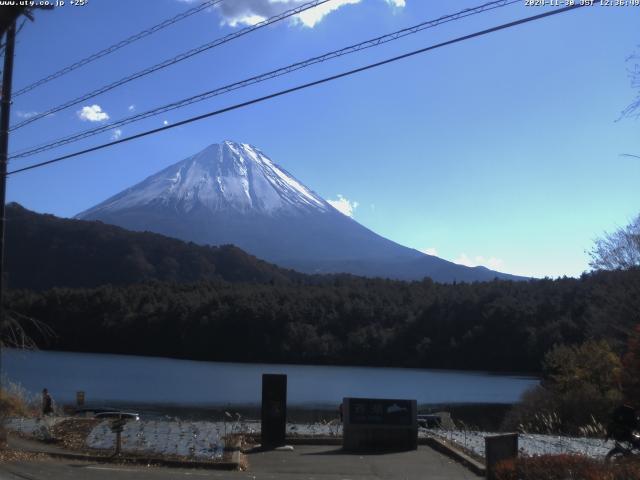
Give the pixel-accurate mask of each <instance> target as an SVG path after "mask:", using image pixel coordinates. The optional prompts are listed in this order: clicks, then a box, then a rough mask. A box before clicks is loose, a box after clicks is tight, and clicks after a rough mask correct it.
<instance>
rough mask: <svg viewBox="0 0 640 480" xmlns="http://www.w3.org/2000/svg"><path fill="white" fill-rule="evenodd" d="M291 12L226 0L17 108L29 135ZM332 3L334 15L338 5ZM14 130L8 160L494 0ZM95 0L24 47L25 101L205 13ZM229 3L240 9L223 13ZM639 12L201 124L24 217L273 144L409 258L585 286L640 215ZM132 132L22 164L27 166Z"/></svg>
mask: <svg viewBox="0 0 640 480" xmlns="http://www.w3.org/2000/svg"><path fill="white" fill-rule="evenodd" d="M287 1H288V2H290V4H295V1H293V0H285V1H281V0H280V1H269V0H224V2H222V3H221V4H220V5H221V7H218V8H212V9H209V10H208V11H206V12H203V13H199V14H197V15H194V16H192V17H190V18H189V19H187V20H184V21H182V22H179V23H178V24H176V25H174V26H172V27H169V28H166V29H164V30H162V31H161V32H159V33H156V34H154V35H151V36H149V37H147V38H146V39H144V40H141V41H139V42H136V43H135V44H132V45H130V46H128V47H125V48H123V49H121V50H120V51H118V52H117V53H115V54H112V55H109V56H107V57H105V58H103V59H100V60H98V61H96V62H94V63H92V64H91V65H89V66H87V67H84V68H81V69H78V70H77V71H75V72H73V73H71V74H69V75H67V76H64V77H62V78H60V79H57V80H54V81H52V82H50V83H48V84H47V85H46V86H43V87H41V88H38V89H36V90H34V91H32V92H29V93H27V94H24V95H22V96H19V97H17V98H15V100H14V103H13V110H12V119H13V122H12V123H15V122H17V121H19V120H22V119H23V118H25V117H27V116H29V115H30V114H33V112H42V111H45V110H47V109H48V108H50V107H53V106H55V105H57V104H59V103H63V102H65V101H67V100H69V99H71V98H74V97H76V96H78V95H80V94H82V93H84V92H86V91H89V90H93V89H95V88H98V87H100V86H102V85H104V84H106V83H109V82H111V81H114V80H117V79H119V78H121V77H123V76H125V75H127V74H129V73H131V72H133V71H137V70H140V69H142V68H145V67H148V66H150V65H152V64H155V63H158V62H160V61H162V60H165V59H166V58H169V57H172V56H173V55H176V54H178V53H180V52H182V51H184V50H188V49H190V48H193V47H196V46H199V45H201V44H203V43H206V42H208V41H211V40H213V39H215V38H217V37H219V36H221V35H225V34H227V33H230V32H233V31H236V30H238V29H239V28H242V26H243V22H251V21H256V19H257V18H258V17H259V16H260V15H263V16H265V15H269V14H271V13H273V12H276V11H277V10H278V9H282V8H283V7H284V5H285V4H286V2H287ZM332 2H333V4H332ZM332 2H329V3H328V4H326V6H327V7H329V6H331V7H334V8H335V7H338V6H339V8H335V9H334V10H333V11H331V12H327V8H325V10H324V11H321V12H316V15H315V16H314V17H309V16H307V17H305V18H303V19H297V20H293V21H291V20H286V21H283V22H281V23H279V24H276V25H272V26H269V27H267V28H264V29H261V30H259V31H256V32H254V33H252V34H250V35H246V36H244V37H242V38H240V39H238V40H236V41H234V42H231V43H229V44H226V45H223V46H221V47H219V48H216V49H213V50H210V51H208V52H206V53H203V54H201V55H198V56H196V57H194V58H192V59H189V60H187V61H185V62H182V63H180V64H178V65H176V66H173V67H170V68H168V69H165V70H163V71H161V72H159V73H156V74H154V75H151V76H148V77H146V78H144V79H140V80H138V81H135V82H131V83H129V84H127V85H126V86H123V87H120V88H117V89H115V90H113V91H111V92H108V93H106V94H103V95H101V96H98V97H96V98H94V99H92V100H91V101H86V102H84V103H82V104H81V105H78V106H75V107H72V108H70V109H68V110H65V111H62V112H58V113H56V114H55V115H53V116H51V117H48V118H45V119H42V120H40V121H38V122H34V123H33V124H31V125H28V126H25V127H24V128H22V129H19V130H16V131H14V132H13V133H12V136H11V139H10V150H11V151H17V150H20V149H23V148H26V147H29V146H31V145H34V144H39V143H42V142H46V141H48V140H52V139H56V138H58V137H60V136H64V135H67V134H71V133H74V132H77V131H80V130H84V129H87V128H91V127H94V126H96V125H100V124H101V122H104V121H106V118H105V116H106V115H108V117H109V119H111V120H117V119H120V118H122V117H125V116H127V115H129V114H130V111H132V110H133V111H136V112H140V111H144V110H147V109H150V108H153V107H156V106H159V105H162V104H165V103H169V102H172V101H175V100H178V99H181V98H183V97H187V96H190V95H194V94H196V93H200V92H202V91H205V90H209V89H212V88H215V87H217V86H222V85H225V84H227V83H231V82H233V81H237V80H242V79H244V78H247V77H250V76H253V75H256V74H259V73H262V72H264V71H267V70H270V69H273V68H277V67H280V66H285V65H287V64H290V63H293V62H295V61H300V60H304V59H306V58H308V57H311V56H314V55H318V54H321V53H324V52H326V51H329V50H332V49H336V48H340V47H342V46H346V45H349V44H351V43H356V42H359V41H362V40H366V39H368V38H371V37H375V36H378V35H381V34H384V33H388V32H391V31H393V30H397V29H400V28H403V27H406V26H411V25H414V24H416V23H419V22H422V21H425V20H429V19H433V18H436V17H439V16H441V15H444V14H448V13H453V12H455V11H458V10H460V9H462V8H467V7H472V6H476V5H478V4H480V3H481V2H477V3H475V2H470V1H455V2H454V1H430V2H426V1H423V0H406V1H405V2H403V1H401V0H361V1H358V0H350V1H344V0H332ZM196 4H197V3H196V2H185V1H179V0H126V1H120V0H109V1H103V2H99V1H97V0H89V2H88V3H87V4H86V5H85V6H83V7H80V6H72V5H70V4H69V3H68V2H67V4H66V5H65V6H63V7H60V8H57V9H56V10H55V11H53V12H38V13H37V16H36V21H35V22H34V23H29V22H28V23H27V24H26V25H25V27H24V29H23V30H22V31H21V33H20V34H19V36H18V43H17V46H16V58H15V73H14V90H17V89H19V88H21V87H23V86H24V85H26V84H28V83H31V82H33V81H35V80H37V79H39V78H41V77H43V76H46V75H48V74H50V73H52V72H53V71H56V70H58V69H59V68H61V67H63V66H65V65H67V64H70V63H72V62H74V61H76V60H79V59H80V58H83V57H85V56H86V55H89V54H91V53H93V52H95V51H97V50H100V49H102V48H104V47H106V46H108V45H111V44H113V43H115V42H117V41H119V40H121V39H123V38H125V37H127V36H129V35H131V34H134V33H137V32H138V31H140V30H142V29H144V28H147V27H149V26H151V25H154V24H156V23H158V22H160V21H162V20H164V19H165V18H168V17H171V16H173V15H176V14H178V13H180V12H181V11H184V10H186V9H188V8H190V7H193V6H194V5H196ZM223 7H224V8H223ZM542 11H544V10H543V9H541V8H539V7H526V6H525V5H524V1H523V2H522V3H521V4H515V5H512V6H508V7H505V8H502V9H498V10H494V11H491V12H488V13H483V14H480V15H477V16H474V17H471V18H467V19H463V20H460V21H457V22H452V23H449V24H446V25H442V26H439V27H437V28H434V29H430V30H426V31H423V32H421V33H418V34H416V35H412V36H410V37H407V38H404V39H401V40H398V41H396V42H392V43H390V44H387V45H384V46H381V47H378V48H374V49H370V50H367V51H364V52H360V53H357V54H354V55H350V56H346V57H342V58H340V59H336V60H332V61H328V62H325V63H323V64H320V65H316V66H313V67H311V68H308V69H305V70H303V71H299V72H296V73H294V74H291V75H287V76H284V77H281V78H279V79H275V80H272V81H269V82H265V83H263V84H260V85H256V86H252V87H249V88H245V89H242V90H239V91H236V92H233V93H231V94H227V95H223V96H219V97H216V98H214V99H211V100H208V101H205V102H203V103H199V104H195V105H191V106H189V107H186V108H183V109H180V110H177V111H174V112H170V113H166V114H163V115H161V116H158V117H154V118H151V119H147V120H145V121H142V122H139V123H136V124H132V125H128V126H125V127H123V128H122V132H121V134H122V135H123V136H127V135H130V134H134V133H137V132H140V131H142V130H146V129H149V128H154V127H158V126H161V125H163V124H164V122H167V123H169V124H170V123H173V122H177V121H179V120H181V119H183V118H187V117H189V116H193V115H197V114H200V113H204V112H207V111H210V110H215V109H218V108H222V107H224V106H227V105H230V104H233V103H236V102H239V101H244V100H247V99H250V98H253V97H256V96H260V95H264V94H267V93H270V92H273V91H276V90H279V89H282V88H287V87H290V86H293V85H297V84H298V83H303V82H307V81H310V80H313V79H316V78H320V77H322V76H326V75H329V74H333V73H337V72H340V71H342V70H346V69H350V68H353V67H356V66H361V65H364V64H367V63H370V62H373V61H377V60H381V59H383V58H386V57H390V56H394V55H398V54H401V53H404V52H406V51H410V50H413V49H417V48H422V47H424V46H427V45H430V44H434V43H438V42H441V41H444V40H447V39H450V38H453V37H456V36H460V35H464V34H467V33H470V32H473V31H476V30H480V29H484V28H488V27H490V26H493V25H496V24H499V23H503V22H506V21H510V20H513V19H516V18H520V17H524V16H529V15H533V14H536V13H540V12H542ZM639 27H640V7H599V6H596V7H591V8H583V9H579V10H577V11H573V12H569V13H565V14H561V15H557V16H554V17H551V18H547V19H544V20H541V21H537V22H534V23H531V24H527V25H522V26H519V27H516V28H513V29H509V30H507V31H502V32H498V33H495V34H492V35H490V36H486V37H482V38H477V39H474V40H471V41H467V42H464V43H460V44H457V45H453V46H448V47H445V48H442V49H438V50H435V51H432V52H429V53H426V54H423V55H420V56H416V57H413V58H410V59H407V60H404V61H401V62H396V63H394V64H392V65H387V66H384V67H381V68H379V69H376V70H373V71H368V72H365V73H362V74H359V75H356V76H353V77H350V78H346V79H341V80H338V81H336V82H332V83H330V84H325V85H322V86H319V87H316V88H313V89H308V90H305V91H302V92H297V93H294V94H292V95H288V96H286V97H281V98H278V99H275V100H272V101H269V102H265V103H262V104H259V105H254V106H250V107H248V108H244V109H241V110H237V111H234V112H230V113H228V114H225V115H221V116H218V117H214V118H211V119H207V120H204V121H201V122H198V123H195V124H191V125H188V126H182V127H178V128H176V129H173V130H169V131H167V132H164V133H161V134H159V135H155V136H152V137H147V138H145V139H141V140H138V141H134V142H129V143H126V144H123V145H119V146H115V147H113V148H110V149H106V150H103V151H100V152H96V153H92V154H89V155H86V156H82V157H78V158H74V159H72V160H69V161H66V162H63V163H60V164H57V165H52V166H49V167H45V168H41V169H37V170H32V171H29V172H25V173H22V174H18V175H15V176H11V177H10V178H9V182H8V194H7V200H8V201H16V202H19V203H21V204H23V205H24V206H26V207H27V208H30V209H33V210H36V211H38V212H48V213H53V214H56V215H60V216H73V215H74V214H76V213H78V212H80V211H82V210H85V209H87V208H89V207H91V206H93V205H94V204H96V203H98V202H100V201H102V200H104V199H105V198H107V197H108V196H111V195H113V194H115V193H117V192H118V191H120V190H122V189H124V188H126V187H129V186H131V185H132V184H134V183H137V182H138V181H140V180H142V179H143V178H145V177H147V176H148V175H150V174H153V173H155V172H157V171H158V170H160V169H161V168H164V167H166V166H168V165H170V164H173V163H175V162H177V161H179V160H182V159H183V158H185V157H187V156H189V155H191V154H193V153H196V152H197V151H199V150H201V149H203V148H204V147H206V146H207V145H209V144H212V143H217V142H220V141H222V140H224V139H232V140H236V141H240V142H246V143H250V144H253V145H255V146H257V147H259V148H260V149H261V150H262V151H264V152H265V153H266V154H267V155H269V156H270V157H271V158H272V159H273V160H274V161H276V162H277V163H279V164H280V165H281V166H283V167H284V168H286V169H287V170H288V171H289V172H291V173H292V174H294V175H295V176H296V177H297V178H298V179H299V180H301V181H302V182H303V183H305V184H306V185H308V186H309V187H311V188H312V189H314V190H315V191H316V192H317V193H319V194H320V195H321V196H323V197H324V198H327V199H329V200H333V201H338V200H340V199H342V202H341V203H342V205H343V206H348V207H350V209H351V214H352V215H353V217H354V218H355V219H356V220H357V221H359V222H360V223H362V224H363V225H365V226H367V227H369V228H370V229H372V230H374V231H376V232H377V233H379V234H381V235H383V236H385V237H388V238H390V239H392V240H395V241H396V242H398V243H401V244H404V245H407V246H410V247H414V248H417V249H420V250H424V251H428V252H430V253H436V254H437V255H438V256H440V257H442V258H446V259H449V260H454V261H457V262H460V263H466V264H470V265H475V264H483V265H487V266H489V267H491V268H495V269H498V270H501V271H505V272H509V273H515V274H522V275H532V276H539V277H542V276H551V277H555V276H561V275H570V276H575V275H579V274H580V273H581V272H583V271H585V270H587V269H588V256H587V254H586V251H587V250H589V249H590V248H591V245H592V243H593V240H594V239H595V238H596V237H597V236H598V235H600V234H601V233H602V232H603V231H609V230H612V229H614V228H616V227H619V226H623V225H625V224H627V223H628V221H629V220H630V219H631V218H632V217H633V216H634V215H636V214H637V213H638V212H639V211H640V189H639V188H638V179H639V178H640V159H638V158H634V157H630V156H621V154H623V153H631V154H637V155H640V123H639V121H638V120H635V119H620V120H619V117H620V112H621V111H622V110H623V109H624V108H625V107H626V106H627V105H629V104H630V103H631V102H632V101H633V100H634V98H635V96H636V94H637V92H635V91H634V90H633V88H632V87H631V81H630V79H629V76H628V71H627V69H629V68H631V67H632V66H633V65H632V63H633V62H629V61H626V59H627V58H628V57H629V56H630V55H632V54H633V53H634V52H638V51H639V50H640V48H639V47H638V44H639V43H640V35H638V32H640V28H639ZM113 135H114V132H105V133H102V134H100V135H98V136H96V137H93V138H92V139H89V140H85V141H83V142H79V143H77V144H74V145H69V146H66V147H63V148H60V149H57V150H53V151H49V152H47V153H42V154H39V155H35V156H33V157H30V158H29V159H21V160H15V161H14V162H12V163H11V164H10V169H12V168H19V167H20V166H25V165H28V164H30V163H34V162H37V161H43V160H47V159H49V158H52V157H53V156H57V155H60V154H63V153H68V152H72V151H75V150H76V149H79V148H81V147H87V146H91V145H93V144H96V143H102V142H106V141H108V140H109V139H110V138H112V136H113Z"/></svg>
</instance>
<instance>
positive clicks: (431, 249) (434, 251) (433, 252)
mask: <svg viewBox="0 0 640 480" xmlns="http://www.w3.org/2000/svg"><path fill="white" fill-rule="evenodd" d="M420 251H421V252H422V253H426V254H427V255H433V256H437V255H438V249H437V248H436V247H428V248H423V249H421V250H420Z"/></svg>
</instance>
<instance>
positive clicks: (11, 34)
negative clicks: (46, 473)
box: [0, 21, 16, 436]
mask: <svg viewBox="0 0 640 480" xmlns="http://www.w3.org/2000/svg"><path fill="white" fill-rule="evenodd" d="M15 40H16V22H15V21H14V22H13V23H11V25H9V28H8V29H7V35H6V41H5V50H4V69H3V70H2V99H1V100H0V335H1V334H2V333H3V330H4V327H5V325H6V320H5V315H4V288H5V281H4V280H5V272H4V230H5V224H6V221H5V199H6V195H7V163H8V156H9V116H10V115H9V114H10V111H11V80H12V79H13V51H14V48H15ZM1 373H2V338H0V394H2V376H1ZM3 434H4V435H3ZM0 435H3V436H5V435H6V434H5V431H4V425H0Z"/></svg>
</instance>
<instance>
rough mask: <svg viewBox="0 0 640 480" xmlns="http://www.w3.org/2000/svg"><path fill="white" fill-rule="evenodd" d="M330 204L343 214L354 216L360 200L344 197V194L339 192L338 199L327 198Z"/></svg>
mask: <svg viewBox="0 0 640 480" xmlns="http://www.w3.org/2000/svg"><path fill="white" fill-rule="evenodd" d="M327 202H328V203H329V205H331V206H332V207H333V208H335V209H336V210H338V211H339V212H340V213H342V214H343V215H346V216H347V217H353V213H354V212H355V210H356V208H358V205H359V203H358V202H351V201H349V200H348V199H346V198H344V197H343V196H342V195H340V194H338V199H337V200H327Z"/></svg>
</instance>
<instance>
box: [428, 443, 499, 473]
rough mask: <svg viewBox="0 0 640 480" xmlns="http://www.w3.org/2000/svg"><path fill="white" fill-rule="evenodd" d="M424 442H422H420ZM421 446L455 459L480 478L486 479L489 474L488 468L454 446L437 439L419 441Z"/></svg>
mask: <svg viewBox="0 0 640 480" xmlns="http://www.w3.org/2000/svg"><path fill="white" fill-rule="evenodd" d="M420 440H422V441H420ZM418 443H419V444H421V445H428V446H430V447H431V448H433V449H434V450H437V451H438V452H440V453H443V454H445V455H447V456H448V457H451V458H453V459H454V460H456V461H457V462H460V463H462V464H463V465H464V466H465V467H467V468H468V469H469V470H471V471H472V472H473V473H475V474H476V475H478V476H480V477H484V476H485V475H486V474H487V467H486V466H485V465H484V463H481V462H479V461H478V460H476V459H474V458H472V457H471V456H469V455H467V454H466V453H464V452H463V451H462V450H460V449H458V448H455V447H454V446H452V445H450V444H448V443H446V442H444V441H442V440H440V439H438V438H435V437H426V438H421V439H419V441H418Z"/></svg>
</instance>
